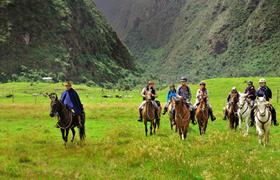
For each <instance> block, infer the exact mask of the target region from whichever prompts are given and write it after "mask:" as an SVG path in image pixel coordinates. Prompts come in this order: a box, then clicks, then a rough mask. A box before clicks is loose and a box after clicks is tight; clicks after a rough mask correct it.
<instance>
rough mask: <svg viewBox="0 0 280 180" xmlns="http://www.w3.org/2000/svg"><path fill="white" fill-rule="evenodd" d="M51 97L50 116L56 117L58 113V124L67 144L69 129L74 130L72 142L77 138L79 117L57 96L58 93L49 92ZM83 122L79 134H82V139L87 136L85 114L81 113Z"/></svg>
mask: <svg viewBox="0 0 280 180" xmlns="http://www.w3.org/2000/svg"><path fill="white" fill-rule="evenodd" d="M49 97H50V99H51V112H50V116H51V117H54V116H56V115H58V119H59V122H58V126H59V128H60V130H61V134H62V139H63V140H64V143H65V145H66V143H67V141H68V134H69V130H70V129H71V131H72V139H71V142H73V141H74V139H75V134H76V132H75V129H74V128H75V127H79V122H78V117H77V116H75V115H73V113H72V111H71V110H69V109H67V108H66V106H65V105H64V104H63V103H62V102H61V101H60V100H58V98H57V95H56V94H55V93H51V94H49ZM81 116H82V117H81V124H82V127H79V134H80V140H81V141H83V140H84V139H85V137H86V134H85V114H82V115H81Z"/></svg>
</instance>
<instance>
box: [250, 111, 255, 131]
mask: <svg viewBox="0 0 280 180" xmlns="http://www.w3.org/2000/svg"><path fill="white" fill-rule="evenodd" d="M250 115H251V124H250V126H251V127H252V126H254V125H255V111H254V109H252V110H251V114H250Z"/></svg>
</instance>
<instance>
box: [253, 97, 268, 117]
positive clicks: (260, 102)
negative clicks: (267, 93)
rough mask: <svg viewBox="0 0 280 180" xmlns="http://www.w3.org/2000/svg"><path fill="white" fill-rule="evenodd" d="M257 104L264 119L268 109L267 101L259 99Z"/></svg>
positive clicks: (262, 98)
mask: <svg viewBox="0 0 280 180" xmlns="http://www.w3.org/2000/svg"><path fill="white" fill-rule="evenodd" d="M256 104H257V107H258V111H259V113H260V116H262V117H264V116H265V115H266V109H267V101H266V99H265V98H264V97H257V99H256Z"/></svg>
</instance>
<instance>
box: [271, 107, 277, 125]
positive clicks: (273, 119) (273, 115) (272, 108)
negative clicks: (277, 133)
mask: <svg viewBox="0 0 280 180" xmlns="http://www.w3.org/2000/svg"><path fill="white" fill-rule="evenodd" d="M270 112H271V120H272V122H273V124H274V125H275V124H277V120H276V110H275V108H274V107H273V106H270Z"/></svg>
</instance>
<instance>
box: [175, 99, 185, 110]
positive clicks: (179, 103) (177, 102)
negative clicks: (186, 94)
mask: <svg viewBox="0 0 280 180" xmlns="http://www.w3.org/2000/svg"><path fill="white" fill-rule="evenodd" d="M173 99H174V104H175V108H176V107H182V106H183V105H184V104H185V100H184V98H183V97H182V96H179V97H176V98H173Z"/></svg>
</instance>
